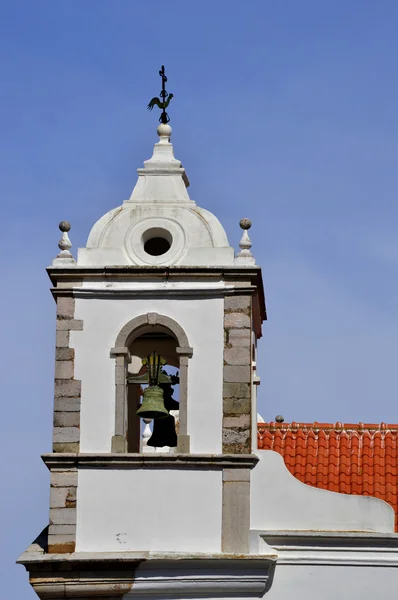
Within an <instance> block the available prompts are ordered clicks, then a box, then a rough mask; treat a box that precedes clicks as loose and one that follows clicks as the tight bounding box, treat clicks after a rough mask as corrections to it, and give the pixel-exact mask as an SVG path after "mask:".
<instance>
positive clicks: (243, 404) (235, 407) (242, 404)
mask: <svg viewBox="0 0 398 600" xmlns="http://www.w3.org/2000/svg"><path fill="white" fill-rule="evenodd" d="M250 408H251V406H250V398H224V402H223V411H224V415H240V414H247V413H250Z"/></svg>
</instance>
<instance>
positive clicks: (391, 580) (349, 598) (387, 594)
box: [265, 564, 398, 600]
mask: <svg viewBox="0 0 398 600" xmlns="http://www.w3.org/2000/svg"><path fill="white" fill-rule="evenodd" d="M397 581H398V574H397V570H396V569H394V568H388V567H384V568H382V569H380V568H379V567H348V566H345V565H340V566H335V565H327V566H315V565H309V566H304V565H278V564H277V565H276V568H275V573H274V579H273V582H272V586H271V588H270V590H269V591H268V592H267V594H266V595H265V598H266V600H291V599H292V600H293V599H294V600H315V599H321V600H336V598H338V599H340V600H378V599H380V600H381V599H383V600H395V599H396V598H397Z"/></svg>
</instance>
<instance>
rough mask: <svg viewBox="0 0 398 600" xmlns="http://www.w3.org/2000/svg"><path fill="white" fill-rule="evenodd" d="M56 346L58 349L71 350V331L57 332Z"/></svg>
mask: <svg viewBox="0 0 398 600" xmlns="http://www.w3.org/2000/svg"><path fill="white" fill-rule="evenodd" d="M55 345H56V347H57V348H69V331H57V332H56V333H55Z"/></svg>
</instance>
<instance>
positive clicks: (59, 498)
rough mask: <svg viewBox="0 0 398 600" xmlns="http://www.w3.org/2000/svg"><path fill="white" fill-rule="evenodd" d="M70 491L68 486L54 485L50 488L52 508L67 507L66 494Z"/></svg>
mask: <svg viewBox="0 0 398 600" xmlns="http://www.w3.org/2000/svg"><path fill="white" fill-rule="evenodd" d="M74 489H76V488H74ZM68 492H69V488H66V487H64V488H61V487H52V488H51V490H50V508H66V496H67V494H68ZM54 533H55V532H54Z"/></svg>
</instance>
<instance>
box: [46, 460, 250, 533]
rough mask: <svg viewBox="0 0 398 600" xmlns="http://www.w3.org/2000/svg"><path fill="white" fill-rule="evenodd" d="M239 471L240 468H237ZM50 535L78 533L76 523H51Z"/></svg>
mask: <svg viewBox="0 0 398 600" xmlns="http://www.w3.org/2000/svg"><path fill="white" fill-rule="evenodd" d="M237 470H238V471H239V470H240V469H237ZM49 534H50V535H76V525H51V529H50V531H49Z"/></svg>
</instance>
